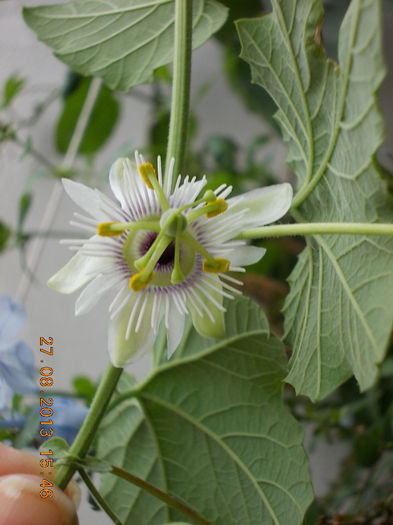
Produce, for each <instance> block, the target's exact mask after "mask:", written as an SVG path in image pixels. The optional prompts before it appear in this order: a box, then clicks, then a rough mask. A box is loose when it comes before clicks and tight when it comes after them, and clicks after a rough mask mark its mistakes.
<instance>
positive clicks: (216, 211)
mask: <svg viewBox="0 0 393 525" xmlns="http://www.w3.org/2000/svg"><path fill="white" fill-rule="evenodd" d="M227 209H228V203H227V202H226V201H225V200H224V199H217V200H216V201H215V202H213V203H211V204H206V206H205V207H204V210H205V213H206V217H207V218H208V219H211V218H212V217H216V216H217V215H220V213H224V211H226V210H227Z"/></svg>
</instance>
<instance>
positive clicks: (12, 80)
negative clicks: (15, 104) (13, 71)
mask: <svg viewBox="0 0 393 525" xmlns="http://www.w3.org/2000/svg"><path fill="white" fill-rule="evenodd" d="M24 85H25V81H24V80H23V78H20V77H18V75H11V76H10V77H8V78H7V80H6V81H5V83H4V87H3V101H2V103H1V106H0V107H2V108H6V107H8V106H9V105H10V104H11V102H12V100H13V99H14V98H15V97H16V95H17V94H18V93H19V92H20V91H21V90H22V89H23V86H24Z"/></svg>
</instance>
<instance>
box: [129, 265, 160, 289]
mask: <svg viewBox="0 0 393 525" xmlns="http://www.w3.org/2000/svg"><path fill="white" fill-rule="evenodd" d="M153 277H154V272H151V273H150V274H147V273H145V271H144V270H142V271H141V272H139V273H136V274H135V275H133V276H132V277H131V278H130V280H129V286H130V288H131V289H132V290H134V292H139V291H140V290H143V289H144V288H146V286H147V285H148V284H149V283H150V282H151V281H152V279H153Z"/></svg>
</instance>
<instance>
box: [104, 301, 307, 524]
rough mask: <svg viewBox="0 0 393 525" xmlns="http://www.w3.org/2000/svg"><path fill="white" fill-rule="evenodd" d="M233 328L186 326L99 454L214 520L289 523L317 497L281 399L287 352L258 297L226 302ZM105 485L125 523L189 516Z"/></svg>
mask: <svg viewBox="0 0 393 525" xmlns="http://www.w3.org/2000/svg"><path fill="white" fill-rule="evenodd" d="M226 321H227V330H228V334H227V335H228V337H227V339H226V340H223V341H212V340H207V339H204V338H202V337H201V336H199V335H198V334H197V333H196V332H195V331H194V330H190V329H188V330H187V331H186V334H185V336H184V339H183V341H182V342H181V344H180V348H179V349H178V350H177V351H176V352H175V354H174V356H173V358H172V359H171V361H169V362H167V361H165V362H163V364H161V365H160V366H158V367H157V368H156V369H155V370H154V371H153V372H152V373H151V374H150V376H148V378H147V379H146V380H145V381H144V382H143V383H141V384H140V385H139V386H137V387H136V388H135V389H134V390H133V393H134V395H135V396H137V398H138V400H139V403H140V405H139V404H138V403H137V401H136V400H135V399H132V398H131V394H130V397H129V398H127V399H125V400H123V401H122V402H121V403H119V404H118V405H117V406H115V407H114V408H113V409H112V410H111V411H110V412H109V414H108V415H107V417H106V419H105V420H104V423H103V426H102V428H101V429H100V433H99V439H98V445H97V455H98V456H99V457H100V458H102V459H104V460H106V461H108V462H110V463H112V464H115V465H117V466H119V467H121V468H123V469H125V470H128V471H129V472H132V473H133V474H134V475H136V476H139V477H141V478H143V479H145V480H146V481H148V482H149V483H151V484H152V485H155V486H156V487H158V488H159V489H161V490H163V491H165V492H168V493H170V494H171V495H172V496H174V497H176V498H178V499H179V500H180V501H183V502H184V503H185V504H186V505H188V506H189V507H191V508H192V509H194V510H195V511H196V512H197V513H199V514H200V515H201V516H203V517H204V518H205V519H206V520H208V521H210V522H211V523H214V524H217V525H221V524H223V525H224V524H225V525H231V524H233V525H237V524H239V523H241V524H244V525H247V524H255V525H260V524H261V523H263V524H264V525H269V524H273V523H274V524H276V525H278V524H282V525H288V523H291V525H296V524H300V523H301V522H302V518H303V515H304V513H305V510H306V509H307V507H308V505H309V504H310V502H311V499H312V491H311V485H310V481H309V474H308V467H307V459H306V456H305V454H304V451H303V449H302V445H301V443H302V437H303V431H302V429H301V427H300V425H298V423H297V422H296V421H295V420H294V419H293V417H292V416H291V415H290V413H289V412H288V411H287V409H286V408H285V406H284V405H283V401H282V379H283V377H284V375H285V370H286V358H285V354H284V351H283V346H282V344H281V343H280V342H279V341H278V340H277V339H275V338H274V337H272V336H270V335H269V329H268V324H267V321H266V319H265V317H264V316H263V314H262V312H261V310H260V308H259V306H257V305H256V304H255V303H253V302H252V301H251V300H247V299H244V298H240V299H239V300H238V301H233V302H231V303H230V304H229V305H228V311H227V316H226ZM101 488H102V493H103V495H104V497H105V498H106V499H107V501H108V503H109V505H111V506H112V508H116V509H117V512H118V514H119V517H120V519H121V520H122V521H123V523H124V524H125V525H130V524H131V523H132V524H133V525H162V523H167V522H170V521H171V520H172V521H176V520H178V521H180V520H181V519H182V516H181V515H180V514H178V513H177V512H176V511H174V510H172V509H169V508H167V507H166V506H165V504H164V503H163V502H161V501H159V500H154V499H153V498H152V496H150V495H149V494H147V493H143V492H141V491H140V489H138V488H136V487H131V486H130V485H129V484H128V483H125V482H124V481H122V480H119V479H116V478H114V477H113V476H104V478H103V484H102V487H101Z"/></svg>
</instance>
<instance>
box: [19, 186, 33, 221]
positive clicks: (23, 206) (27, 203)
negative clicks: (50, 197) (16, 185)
mask: <svg viewBox="0 0 393 525" xmlns="http://www.w3.org/2000/svg"><path fill="white" fill-rule="evenodd" d="M32 200H33V195H32V194H31V193H30V192H25V193H23V195H22V197H21V198H20V200H19V214H18V231H20V230H21V229H22V226H23V223H24V222H25V219H26V216H27V214H28V212H29V210H30V207H31V203H32Z"/></svg>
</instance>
